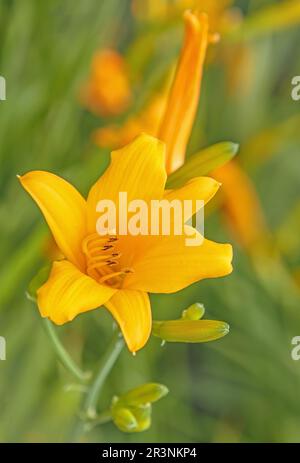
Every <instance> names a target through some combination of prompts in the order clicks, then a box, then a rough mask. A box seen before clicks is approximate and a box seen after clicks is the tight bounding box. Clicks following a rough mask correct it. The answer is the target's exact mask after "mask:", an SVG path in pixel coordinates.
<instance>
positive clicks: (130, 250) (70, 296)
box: [20, 135, 232, 352]
mask: <svg viewBox="0 0 300 463" xmlns="http://www.w3.org/2000/svg"><path fill="white" fill-rule="evenodd" d="M164 158H165V145H164V143H162V142H161V141H159V140H157V139H155V138H153V137H150V136H148V135H140V136H139V137H138V138H136V139H135V140H134V141H133V142H132V143H131V144H129V145H127V146H125V147H124V148H122V149H120V150H118V151H115V152H113V153H112V160H111V164H110V166H109V167H108V169H107V170H106V171H105V173H104V174H103V175H102V176H101V177H100V179H99V180H98V181H97V182H96V183H95V185H94V186H93V187H92V188H91V190H90V192H89V194H88V198H87V200H85V199H84V198H83V197H82V196H81V195H80V193H79V192H78V191H77V190H76V189H75V188H74V187H73V186H72V185H71V184H70V183H68V182H67V181H65V180H63V179H62V178H60V177H58V176H56V175H54V174H52V173H49V172H44V171H32V172H29V173H27V174H25V175H23V176H22V177H20V182H21V184H22V186H23V187H24V189H25V190H26V191H27V192H28V193H29V194H30V195H31V196H32V198H33V199H34V200H35V202H36V203H37V205H38V206H39V207H40V209H41V211H42V213H43V215H44V217H45V219H46V221H47V223H48V225H49V227H50V229H51V232H52V234H53V236H54V238H55V241H56V243H57V245H58V247H59V249H60V251H61V252H62V254H63V255H64V257H65V259H64V260H61V261H56V262H54V263H53V266H52V270H51V273H50V276H49V279H48V281H47V282H46V283H45V284H44V285H43V286H42V287H41V288H40V289H39V290H38V292H37V303H38V307H39V310H40V313H41V315H42V316H43V317H48V318H50V319H51V320H52V321H53V322H54V323H56V324H59V325H60V324H63V323H66V322H68V321H71V320H72V319H73V318H74V317H76V315H78V314H80V313H83V312H86V311H89V310H92V309H95V308H98V307H100V306H102V305H105V306H106V307H107V309H108V310H109V311H110V312H111V314H112V315H113V317H114V318H115V319H116V321H117V322H118V324H119V326H120V329H121V330H122V332H123V335H124V338H125V341H126V343H127V345H128V348H129V350H130V351H132V352H136V351H137V350H139V349H141V348H142V347H143V346H144V345H145V343H146V342H147V340H148V337H149V335H150V332H151V308H150V301H149V296H148V294H147V293H148V292H155V293H172V292H176V291H179V290H181V289H183V288H185V287H186V286H188V285H190V284H192V283H194V282H196V281H199V280H201V279H203V278H213V277H219V276H224V275H227V274H229V273H230V272H231V270H232V267H231V259H232V249H231V246H230V245H229V244H218V243H214V242H212V241H208V240H206V239H205V240H204V241H203V243H202V245H201V246H196V247H195V246H193V247H190V246H186V243H185V235H171V236H166V235H164V236H159V235H158V236H152V235H151V236H150V235H147V236H141V235H139V236H132V235H116V234H115V232H114V233H112V234H111V235H107V236H100V235H98V234H97V233H96V222H97V219H98V216H99V214H97V212H96V206H97V204H98V202H99V200H101V199H105V200H112V201H113V202H114V203H115V204H116V205H117V204H118V195H119V192H127V194H128V202H129V201H132V200H134V199H140V200H144V201H146V202H147V203H148V202H149V201H150V200H152V199H161V198H163V197H166V198H167V199H169V200H170V201H171V200H173V199H179V200H184V199H186V198H188V199H190V200H191V199H192V200H196V199H199V197H201V199H203V201H204V203H207V202H208V201H209V200H210V199H211V198H212V197H213V196H214V194H215V193H216V191H217V190H218V188H219V184H218V182H216V181H215V180H213V179H211V178H208V177H199V178H196V179H194V180H193V181H190V182H188V183H187V184H186V185H185V186H183V187H182V188H180V189H178V190H172V191H167V192H166V193H165V191H164V189H165V182H166V171H165V167H164V160H165V159H164ZM196 233H197V232H196V230H195V234H196Z"/></svg>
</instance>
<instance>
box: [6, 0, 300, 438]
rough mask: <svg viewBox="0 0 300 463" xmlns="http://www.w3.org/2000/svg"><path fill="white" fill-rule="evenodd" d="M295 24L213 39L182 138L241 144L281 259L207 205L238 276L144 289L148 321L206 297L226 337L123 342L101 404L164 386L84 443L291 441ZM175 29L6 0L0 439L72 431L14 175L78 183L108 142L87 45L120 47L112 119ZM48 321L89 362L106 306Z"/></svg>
mask: <svg viewBox="0 0 300 463" xmlns="http://www.w3.org/2000/svg"><path fill="white" fill-rule="evenodd" d="M276 3H277V4H283V3H285V2H283V1H280V2H276V1H267V0H265V1H264V0H261V1H258V0H257V1H247V0H244V1H238V2H234V4H235V6H236V7H239V8H240V10H241V11H242V12H243V15H244V18H245V21H247V18H248V17H250V16H251V15H254V14H255V13H256V12H257V11H260V10H261V9H262V8H264V7H266V6H268V5H271V4H276ZM198 5H199V7H200V8H201V1H199V2H198ZM299 24H300V18H299V22H298V24H297V22H296V21H295V24H290V25H285V26H286V27H284V28H283V27H282V28H281V27H277V26H276V25H275V21H274V24H273V25H274V27H272V22H271V24H267V23H264V22H263V23H262V24H261V23H259V24H257V23H256V24H254V25H253V24H252V25H251V23H248V25H249V28H248V29H247V30H246V29H245V30H246V32H245V33H244V35H242V36H241V37H235V38H232V39H230V38H227V39H226V38H225V39H224V41H221V43H220V45H217V47H216V51H215V52H214V53H213V54H212V56H210V57H209V59H208V63H207V66H206V68H205V77H204V82H203V88H202V99H201V104H200V108H199V111H198V116H197V120H196V123H195V127H194V130H193V135H192V138H191V142H190V147H189V152H191V153H192V152H195V151H196V150H199V148H201V147H202V146H207V145H209V144H211V143H216V142H218V141H223V140H230V141H234V142H238V143H239V144H240V147H241V149H240V154H239V155H238V160H239V163H240V164H241V165H242V166H243V168H244V169H245V170H246V171H247V172H248V175H249V176H250V177H251V179H252V181H253V182H254V184H255V186H256V190H257V192H258V195H259V198H260V201H261V204H262V209H263V212H264V215H265V218H266V221H267V224H268V227H269V229H270V237H269V242H270V243H269V244H270V247H271V248H272V249H275V250H276V256H277V257H276V258H272V257H269V256H268V257H265V258H264V259H260V256H257V255H256V254H255V256H254V257H253V255H251V253H249V250H247V249H244V248H243V247H241V246H240V245H239V243H238V242H237V241H235V239H234V237H233V236H232V235H231V233H230V231H229V229H228V228H227V226H226V224H225V222H224V221H223V218H222V214H221V213H220V211H219V210H218V208H217V207H216V208H215V210H214V212H213V213H211V214H209V215H208V217H207V219H206V236H207V237H209V238H210V239H213V240H215V241H218V240H219V241H224V242H225V241H226V242H231V243H233V246H234V272H233V274H232V275H230V276H229V277H226V278H223V279H214V280H210V281H203V282H200V283H198V284H195V285H193V286H191V287H189V288H187V289H186V290H184V291H181V292H180V293H177V294H173V295H168V296H152V297H151V300H152V307H153V313H154V318H156V319H170V318H176V317H179V316H180V313H181V311H182V310H183V309H184V308H186V307H187V306H188V305H189V304H191V303H193V302H195V301H199V302H202V303H203V304H204V305H205V307H206V316H205V317H206V318H209V319H220V320H224V321H226V322H228V323H229V324H230V326H231V331H230V333H229V335H227V336H226V337H225V338H224V339H221V340H219V341H216V342H212V343H208V344H198V345H197V344H196V345H187V344H166V345H165V346H164V347H161V346H160V342H159V340H158V339H155V338H153V339H151V340H150V342H149V343H148V344H147V346H146V347H145V348H144V349H143V350H142V351H141V352H139V353H138V355H137V356H136V357H133V356H132V355H131V354H130V353H129V352H128V351H127V350H124V351H123V352H122V354H121V356H120V358H119V360H118V362H117V364H116V365H115V368H114V369H113V371H112V373H111V375H110V377H109V379H108V382H107V384H106V387H105V388H104V391H103V394H102V395H101V397H100V400H99V406H100V407H103V408H105V407H107V406H108V404H109V402H110V399H111V397H112V395H114V394H119V393H121V392H124V391H126V390H127V389H128V388H131V387H134V386H137V385H139V384H142V383H144V382H149V381H156V382H160V383H163V384H165V385H167V386H168V388H169V390H170V393H169V395H168V396H167V397H166V398H164V399H163V400H161V401H160V402H158V403H157V404H155V406H154V407H153V422H152V426H151V428H150V430H148V431H146V432H144V433H141V434H122V433H121V432H120V431H119V430H118V429H117V428H116V427H115V426H114V425H113V424H107V425H104V426H101V427H97V428H95V429H94V430H93V431H92V432H90V433H89V434H87V435H86V436H84V438H83V439H84V440H86V441H100V442H176V441H177V442H206V441H208V442H227V441H230V442H263V441H270V442H288V441H297V442H299V441H300V400H299V394H300V362H296V361H293V360H292V358H291V348H292V346H291V339H292V337H293V336H297V335H300V297H299V269H300V246H299V244H300V243H299V240H300V238H299V236H300V234H299V229H300V203H299V195H300V160H299V145H300V131H299V123H300V114H299V109H300V102H295V101H293V100H292V98H291V79H292V77H293V76H295V75H299V74H300V49H299V43H300V27H299ZM275 26H276V27H275ZM182 30H183V24H182V21H181V19H180V16H179V18H176V17H175V18H174V17H172V18H168V17H167V18H151V20H145V18H140V17H135V16H134V15H133V13H132V8H131V5H130V1H129V0H79V1H77V2H74V1H72V0H64V1H59V0H47V1H43V2H41V1H38V0H24V1H21V0H0V75H2V76H4V77H5V79H6V82H7V100H6V101H1V102H0V140H1V143H0V166H1V167H0V178H1V183H0V188H1V196H0V256H1V268H0V335H1V336H4V337H5V338H6V342H7V352H6V356H7V359H6V361H0V440H1V441H2V442H6V441H10V442H11V441H12V442H55V441H59V442H64V441H68V439H70V432H71V429H72V426H73V422H74V419H76V414H77V412H78V404H79V402H80V400H81V394H80V393H78V392H76V391H70V390H69V391H68V390H66V387H65V386H66V385H68V384H70V383H72V382H73V380H72V378H70V376H69V374H68V373H67V372H66V371H65V370H64V369H63V368H62V367H61V366H60V365H59V363H58V362H57V359H56V357H55V354H54V352H53V348H52V346H51V344H50V342H49V339H48V338H47V336H46V334H45V331H44V329H43V325H42V322H41V319H40V316H39V314H38V310H37V309H36V307H35V306H34V304H33V303H32V302H30V301H28V300H27V299H26V297H25V291H26V288H27V286H28V283H29V281H30V280H31V279H32V277H33V276H34V275H35V273H36V272H37V270H38V269H39V268H40V267H41V266H42V265H43V262H44V261H45V260H46V256H47V236H48V232H47V227H46V226H45V225H44V223H43V220H42V218H41V215H40V213H39V211H38V210H37V208H36V207H35V205H34V204H33V203H32V201H31V200H30V198H29V197H28V196H27V195H26V194H25V193H24V191H23V190H22V189H21V187H20V185H19V184H18V182H17V180H16V174H22V173H24V172H26V171H28V170H33V169H45V170H50V171H53V172H55V173H57V174H59V175H63V176H64V177H65V178H67V179H68V180H70V181H71V182H72V183H74V184H75V185H76V186H78V188H79V189H80V190H81V191H82V192H83V193H86V192H87V191H88V188H89V186H90V185H91V184H92V183H93V181H94V180H96V178H98V176H99V175H100V174H101V173H102V172H103V169H104V168H105V166H106V165H107V162H108V159H109V156H108V154H109V153H108V150H106V149H105V150H104V149H102V150H101V149H99V148H98V147H96V146H95V145H94V144H93V143H92V141H91V132H92V131H93V130H94V129H95V128H97V127H99V126H101V125H103V126H104V125H105V124H106V123H107V120H105V119H101V118H97V117H96V116H93V115H91V114H90V113H89V112H88V111H86V110H84V109H83V108H82V107H81V105H80V103H79V98H78V94H79V91H80V87H81V85H82V82H84V80H85V79H86V78H87V75H88V71H89V67H90V62H91V58H92V56H93V53H94V52H95V51H96V50H98V49H101V48H105V47H113V48H116V49H118V50H119V51H120V52H121V53H123V54H124V56H125V57H126V56H127V57H128V63H129V66H130V69H131V73H132V76H133V78H132V82H133V84H132V85H133V92H134V101H133V104H132V105H131V106H130V108H129V110H128V111H127V113H125V114H123V115H121V116H119V117H118V118H117V120H118V122H119V123H120V124H122V121H123V120H125V119H126V118H127V117H128V114H130V111H131V112H134V111H136V110H137V109H138V108H139V107H142V105H143V104H144V102H145V101H146V100H147V98H148V97H149V96H150V95H151V94H152V93H153V92H154V91H155V89H156V88H157V86H158V85H159V84H160V82H161V80H162V79H163V77H164V76H165V74H166V73H167V72H168V70H169V68H170V66H171V65H172V64H173V62H174V59H175V58H176V57H177V56H178V50H179V48H180V41H181V37H182ZM249 31H250V32H249ZM150 43H151V49H149V46H150V45H149V44H150ZM237 46H243V47H245V49H247V50H248V51H249V53H250V54H251V67H250V68H249V69H248V68H247V69H246V70H247V74H246V76H247V79H244V77H245V72H244V73H243V71H245V69H244V68H243V63H239V61H238V62H236V63H234V61H233V60H232V59H230V56H231V54H232V53H233V51H234V50H235V49H236V47H237ZM147 47H148V48H147ZM228 57H229V58H228ZM232 78H235V80H236V79H237V84H236V87H235V91H232V89H230V82H229V81H230V79H232ZM278 256H279V257H278ZM297 275H298V277H297ZM57 331H58V333H59V335H60V336H61V339H62V340H63V343H64V345H65V346H66V347H67V349H68V351H69V352H70V353H71V354H72V356H73V357H74V358H75V359H77V360H78V362H79V363H80V364H82V365H84V366H86V367H90V368H94V367H95V365H96V364H97V361H98V360H99V358H100V356H101V354H102V353H103V352H104V351H105V348H106V346H107V344H108V342H109V339H110V337H111V331H112V319H111V317H110V315H109V314H108V313H107V312H106V311H105V310H103V309H101V310H96V311H91V312H89V313H87V314H84V315H81V316H79V317H77V319H76V320H75V321H74V322H72V323H70V324H67V325H65V326H63V327H59V328H57Z"/></svg>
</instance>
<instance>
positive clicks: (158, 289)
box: [124, 227, 232, 293]
mask: <svg viewBox="0 0 300 463" xmlns="http://www.w3.org/2000/svg"><path fill="white" fill-rule="evenodd" d="M186 228H188V229H189V230H190V231H192V230H193V229H192V228H191V227H186ZM193 233H194V236H195V237H198V238H199V239H201V236H200V234H199V233H198V232H196V230H193ZM186 238H187V237H186V236H185V235H177V236H176V235H175V236H160V237H153V236H151V237H150V236H148V237H145V239H147V241H149V244H148V246H147V247H146V248H145V251H144V253H143V254H140V255H139V257H138V259H137V260H136V261H135V262H133V265H132V267H133V273H132V274H130V275H128V276H127V277H126V279H125V281H124V287H125V288H128V289H129V288H130V289H131V288H132V289H138V290H141V291H149V292H152V293H173V292H176V291H179V290H180V289H183V288H185V287H186V286H189V285H190V284H192V283H195V282H196V281H199V280H202V279H204V278H215V277H221V276H225V275H228V274H229V273H230V272H231V271H232V266H231V260H232V248H231V245H230V244H219V243H215V242H213V241H209V240H206V239H203V241H202V244H201V245H198V246H187V245H186V241H185V240H186ZM193 238H194V237H193ZM150 243H151V245H150Z"/></svg>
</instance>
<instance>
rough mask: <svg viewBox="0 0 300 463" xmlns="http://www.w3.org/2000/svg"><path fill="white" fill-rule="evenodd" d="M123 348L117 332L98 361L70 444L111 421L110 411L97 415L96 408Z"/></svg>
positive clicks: (122, 342)
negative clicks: (96, 370) (95, 427)
mask: <svg viewBox="0 0 300 463" xmlns="http://www.w3.org/2000/svg"><path fill="white" fill-rule="evenodd" d="M123 346H124V340H123V338H121V337H120V334H119V332H118V331H116V333H115V335H114V337H113V339H112V340H111V343H110V345H109V347H108V349H107V351H106V352H105V354H104V356H103V357H102V359H101V361H100V364H99V367H98V374H97V375H96V376H95V379H94V381H93V382H92V384H91V386H90V388H89V390H88V391H87V393H86V396H85V399H84V402H83V405H82V409H81V413H80V416H81V419H80V421H79V422H78V421H77V422H76V424H75V427H74V428H73V430H72V432H71V442H77V441H78V440H79V439H80V437H81V436H82V435H83V434H84V433H86V432H88V431H90V430H91V429H93V427H94V426H96V425H100V424H104V423H107V422H109V421H110V420H111V415H110V410H105V411H104V412H102V413H100V414H98V415H97V408H96V407H97V402H98V398H99V394H100V391H101V388H102V386H103V384H104V382H105V380H106V378H107V376H108V374H109V372H110V371H111V369H112V367H113V366H114V364H115V362H116V360H117V358H118V356H119V354H120V353H121V350H122V348H123Z"/></svg>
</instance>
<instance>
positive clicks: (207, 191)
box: [164, 177, 220, 220]
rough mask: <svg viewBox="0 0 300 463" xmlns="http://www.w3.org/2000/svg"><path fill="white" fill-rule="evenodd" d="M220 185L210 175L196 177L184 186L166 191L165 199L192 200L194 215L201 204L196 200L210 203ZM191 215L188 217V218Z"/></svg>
mask: <svg viewBox="0 0 300 463" xmlns="http://www.w3.org/2000/svg"><path fill="white" fill-rule="evenodd" d="M219 187H220V183H218V182H217V181H216V180H214V179H213V178H210V177H196V178H193V179H192V180H190V181H189V182H187V183H186V184H185V185H184V186H183V187H182V188H178V189H177V190H169V191H166V193H165V195H164V199H167V200H168V201H173V200H175V199H179V200H180V201H186V200H188V201H192V206H193V207H192V211H193V213H192V215H194V214H195V213H196V212H197V211H198V210H199V208H200V207H201V205H200V206H199V205H197V203H196V201H197V200H199V201H203V202H204V204H206V203H208V201H210V200H211V198H212V197H213V196H214V195H215V194H216V192H217V191H218V189H219ZM189 218H190V217H186V220H188V219H189Z"/></svg>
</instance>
